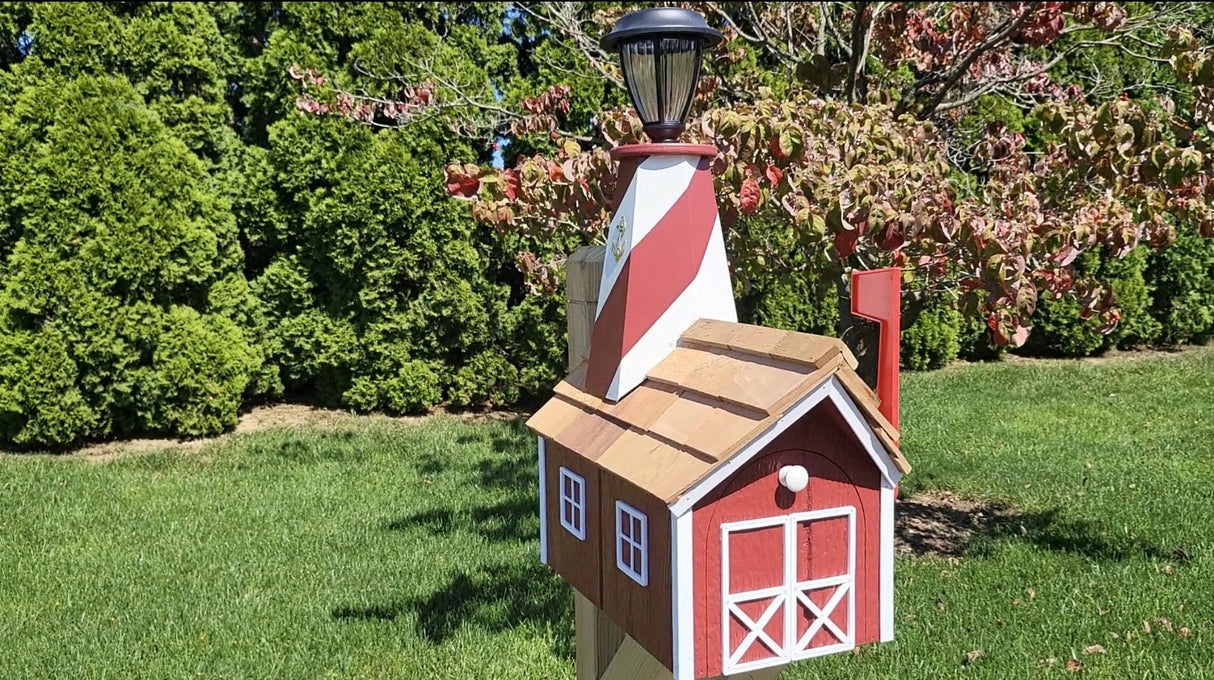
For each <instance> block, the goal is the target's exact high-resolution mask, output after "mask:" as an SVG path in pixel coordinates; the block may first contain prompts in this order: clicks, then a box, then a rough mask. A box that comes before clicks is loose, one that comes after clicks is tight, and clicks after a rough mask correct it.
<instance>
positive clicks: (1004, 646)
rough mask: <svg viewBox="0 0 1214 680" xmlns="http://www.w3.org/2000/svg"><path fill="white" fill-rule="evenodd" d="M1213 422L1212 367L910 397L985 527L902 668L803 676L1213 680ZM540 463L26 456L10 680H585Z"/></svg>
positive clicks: (447, 450)
mask: <svg viewBox="0 0 1214 680" xmlns="http://www.w3.org/2000/svg"><path fill="white" fill-rule="evenodd" d="M1212 404H1214V351H1211V350H1210V349H1206V350H1198V351H1192V352H1186V353H1184V354H1181V355H1175V356H1164V357H1157V358H1132V359H1124V360H1116V361H1108V362H1101V363H1079V362H1033V363H1016V364H997V365H985V366H961V367H956V368H950V369H946V370H944V371H939V372H935V373H931V374H919V375H908V376H906V377H905V379H904V401H903V421H904V424H905V433H904V444H905V447H906V451H907V454H908V457H909V458H910V459H911V462H912V463H913V464H914V465H915V468H916V469H915V471H914V472H913V473H912V474H911V475H910V476H909V477H908V478H907V479H906V480H905V484H904V486H903V495H904V496H907V497H911V498H913V497H914V496H915V494H920V493H924V492H931V491H936V490H951V491H954V492H956V493H958V494H960V495H962V496H964V497H966V498H970V499H977V500H979V501H982V502H984V503H986V504H987V505H986V506H984V509H983V512H984V521H983V522H982V523H980V524H979V525H978V530H977V532H976V533H975V534H974V535H973V536H971V537H970V538H969V539H968V541H967V543H966V544H965V545H963V546H958V553H959V554H960V559H949V558H947V557H944V556H939V557H937V556H917V557H912V556H906V557H903V558H901V559H900V560H899V563H898V566H897V581H898V591H897V615H898V624H897V629H896V635H897V640H896V641H895V642H893V643H890V644H886V645H878V646H871V647H865V648H862V649H860V650H859V651H858V653H856V654H845V655H840V656H836V657H830V658H824V659H819V660H814V661H810V662H805V663H802V664H799V665H795V666H793V667H792V668H791V669H790V670H789V671H788V672H787V673H786V674H785V675H784V676H782V677H784V678H789V679H793V680H807V679H810V678H822V679H826V678H841V677H848V678H863V679H867V678H873V679H875V678H888V677H897V678H932V679H935V678H954V677H956V678H968V677H974V678H992V679H996V678H998V679H1003V678H1037V677H1072V673H1071V672H1070V671H1068V669H1067V662H1068V660H1072V659H1074V660H1075V661H1078V662H1081V663H1082V664H1083V668H1082V670H1081V673H1082V677H1092V678H1118V679H1121V678H1186V679H1187V678H1206V677H1214V650H1212V647H1211V645H1212V643H1214V445H1211V443H1210V442H1212V441H1214V417H1212V416H1214V413H1212V410H1214V406H1212ZM532 442H533V439H532V438H531V436H530V435H529V434H528V433H527V432H526V431H525V430H524V429H523V428H522V427H521V425H520V424H519V423H518V422H516V421H493V422H477V423H474V422H469V421H466V420H459V419H455V418H450V417H441V418H435V419H432V420H426V421H418V422H412V423H403V422H395V421H389V420H386V419H367V420H350V421H339V422H337V423H333V424H329V425H326V426H317V427H311V428H305V429H297V430H273V431H265V432H259V433H251V434H245V435H237V436H232V437H228V438H224V439H221V440H219V441H216V442H214V443H212V444H209V445H207V446H204V447H201V448H192V449H189V450H182V449H169V450H164V451H159V452H154V453H145V454H139V455H131V456H119V457H117V458H115V459H113V460H110V461H107V462H105V463H100V464H99V463H97V462H92V461H88V460H85V459H83V458H82V457H79V456H68V457H53V456H41V455H23V456H0V678H6V679H19V678H52V677H56V678H59V677H62V678H250V679H253V678H258V679H260V678H424V679H435V680H437V679H440V678H506V679H509V678H520V679H521V678H527V679H534V678H572V677H573V670H572V658H573V648H572V633H571V610H572V601H571V598H570V595H569V592H568V590H567V589H566V588H565V587H564V586H563V585H562V584H561V583H560V581H559V580H557V579H556V578H554V577H553V576H551V575H550V574H549V573H547V572H546V571H545V570H544V568H542V567H541V566H539V565H538V564H537V560H536V554H537V540H536V536H537V534H538V520H537V518H536V513H535V507H536V493H535V488H534V486H535V485H534V482H533V478H534V476H535V470H534V462H533V455H532V446H533V444H532ZM942 512H945V514H947V511H942ZM942 519H945V520H949V521H954V522H956V521H957V520H958V519H962V520H964V519H965V518H957V517H952V518H949V517H943V518H942ZM1144 621H1145V622H1147V623H1148V624H1149V626H1150V632H1149V633H1148V632H1145V631H1144V627H1143V622H1144ZM1169 627H1170V628H1171V630H1168V628H1169ZM1182 628H1183V629H1185V631H1187V632H1186V633H1185V634H1182ZM1127 632H1130V633H1131V635H1130V636H1127ZM1114 635H1116V637H1114ZM1095 644H1099V645H1102V646H1103V647H1104V649H1105V653H1093V654H1085V653H1084V649H1085V648H1087V647H1089V646H1091V645H1095ZM978 650H981V654H978V655H971V656H972V657H973V658H972V659H967V656H966V655H967V653H970V652H976V651H978ZM1049 659H1054V661H1053V662H1052V664H1051V662H1050V661H1049ZM1074 670H1078V668H1077V667H1076V666H1075V665H1074V664H1072V666H1071V671H1074Z"/></svg>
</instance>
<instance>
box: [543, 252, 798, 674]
mask: <svg viewBox="0 0 1214 680" xmlns="http://www.w3.org/2000/svg"><path fill="white" fill-rule="evenodd" d="M606 252H607V251H606V247H605V246H584V247H582V248H579V249H577V250H576V251H575V252H574V253H573V254H572V255H570V256H569V259H568V260H566V261H565V291H566V298H567V300H566V307H565V311H566V315H567V318H568V332H569V370H570V371H572V370H573V369H574V368H576V367H577V365H578V364H580V363H582V361H583V360H585V359H586V357H588V356H590V335H591V331H592V330H593V328H594V313H595V309H596V307H597V306H598V300H599V282H600V281H601V280H602V277H603V258H604V257H605V256H606ZM573 631H574V632H573V634H574V645H573V647H574V651H575V655H576V658H577V680H671V675H670V671H669V670H667V669H666V667H665V666H663V665H662V663H661V662H660V661H658V660H657V659H655V658H653V656H652V655H650V654H649V652H646V651H645V650H644V649H643V648H642V647H641V646H640V645H639V644H637V642H636V641H635V640H633V639H632V638H630V637H628V636H627V635H625V634H624V631H623V630H621V629H620V627H619V626H617V625H615V623H614V622H613V621H612V620H611V619H609V618H607V615H606V614H604V613H603V612H602V611H600V610H599V609H598V608H597V607H595V606H594V604H593V603H592V602H591V601H590V600H588V599H586V597H585V596H583V595H582V594H581V593H579V592H577V591H576V590H575V591H574V592H573ZM781 670H783V669H779V668H775V669H767V670H763V671H755V672H753V673H744V674H742V675H736V676H732V677H731V680H773V679H774V678H776V676H778V675H779V674H780V671H781Z"/></svg>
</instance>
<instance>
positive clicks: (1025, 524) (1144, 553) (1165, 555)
mask: <svg viewBox="0 0 1214 680" xmlns="http://www.w3.org/2000/svg"><path fill="white" fill-rule="evenodd" d="M895 527H896V530H895V531H896V534H897V542H898V547H899V549H900V551H901V552H909V553H911V554H914V555H916V556H927V555H936V556H943V557H963V556H987V555H991V554H993V553H994V552H995V549H996V546H997V545H998V544H999V543H1003V542H1009V541H1023V542H1027V543H1031V544H1033V545H1035V546H1037V547H1039V548H1042V549H1044V550H1049V551H1053V552H1060V553H1070V554H1076V555H1082V556H1084V557H1087V558H1089V559H1092V560H1100V561H1121V560H1126V559H1132V558H1135V557H1145V558H1147V559H1153V560H1161V559H1175V556H1176V555H1177V554H1178V553H1179V554H1184V550H1183V548H1176V549H1172V550H1169V549H1164V548H1161V547H1160V546H1158V545H1155V544H1153V543H1151V542H1149V541H1145V540H1143V539H1141V538H1138V537H1136V536H1132V535H1131V536H1123V535H1113V534H1112V532H1111V531H1110V530H1109V529H1108V528H1107V527H1103V526H1102V525H1101V523H1100V522H1097V521H1092V520H1088V519H1070V518H1067V517H1065V516H1064V512H1063V508H1051V509H1048V510H1042V511H1026V510H1020V509H1018V508H1013V507H1010V506H1007V505H1002V504H997V503H991V504H987V503H980V502H977V501H971V500H966V499H960V498H957V497H956V496H953V495H952V494H948V493H940V492H928V493H925V494H921V495H916V496H912V497H910V498H904V499H899V501H898V511H897V516H896V520H895Z"/></svg>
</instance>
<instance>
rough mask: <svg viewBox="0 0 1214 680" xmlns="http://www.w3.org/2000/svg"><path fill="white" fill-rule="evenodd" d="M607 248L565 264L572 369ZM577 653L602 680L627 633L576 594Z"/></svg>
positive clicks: (582, 354)
mask: <svg viewBox="0 0 1214 680" xmlns="http://www.w3.org/2000/svg"><path fill="white" fill-rule="evenodd" d="M605 255H606V248H605V247H604V246H584V247H582V248H579V249H577V250H576V251H574V253H573V254H572V255H570V256H569V259H567V260H566V261H565V292H566V302H565V312H566V316H567V318H568V328H569V370H570V371H573V369H575V368H577V366H578V365H579V364H581V363H582V362H583V361H585V360H586V358H587V357H589V356H590V335H591V331H592V329H593V328H594V312H595V308H596V307H597V305H598V301H599V284H600V282H601V281H602V278H603V257H604V256H605ZM573 625H574V650H575V653H576V655H577V680H599V679H600V678H602V677H603V676H604V674H605V673H606V672H607V667H608V665H609V664H610V663H611V660H612V659H613V658H614V657H615V655H616V652H617V651H618V650H619V648H620V644H621V643H623V641H624V631H622V630H620V627H619V626H617V625H615V624H614V623H613V622H612V621H611V619H609V618H607V616H606V615H605V614H604V613H603V612H602V611H600V610H599V609H598V608H597V607H595V606H594V603H592V602H591V601H590V600H588V599H586V596H584V595H582V594H581V593H579V592H577V591H576V590H574V591H573Z"/></svg>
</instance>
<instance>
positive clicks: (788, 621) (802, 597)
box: [721, 505, 856, 675]
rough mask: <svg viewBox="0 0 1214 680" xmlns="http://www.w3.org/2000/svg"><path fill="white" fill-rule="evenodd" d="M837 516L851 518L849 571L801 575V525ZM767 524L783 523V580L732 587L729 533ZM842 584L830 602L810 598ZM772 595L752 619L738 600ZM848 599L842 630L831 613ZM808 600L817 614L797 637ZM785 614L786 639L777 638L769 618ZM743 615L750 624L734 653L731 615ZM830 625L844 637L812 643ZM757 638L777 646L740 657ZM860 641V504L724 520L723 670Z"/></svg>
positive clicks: (729, 671) (752, 666)
mask: <svg viewBox="0 0 1214 680" xmlns="http://www.w3.org/2000/svg"><path fill="white" fill-rule="evenodd" d="M835 517H846V518H847V573H846V574H837V575H835V576H829V577H826V578H820V579H811V580H808V581H798V580H797V564H798V558H799V557H801V556H800V555H798V553H797V547H798V546H797V540H796V539H797V531H796V529H797V526H798V525H800V524H803V523H807V522H813V521H816V520H822V519H832V518H835ZM768 527H783V531H784V536H783V540H784V543H783V548H784V554H783V556H782V559H783V561H784V564H783V567H784V582H783V584H781V585H779V586H774V587H771V588H762V589H759V590H751V591H745V592H741V593H731V592H729V534H731V533H735V532H740V531H753V530H755V529H763V528H768ZM829 587H837V590H836V591H835V593H834V595H833V596H831V598H830V600H829V601H828V602H827V603H826V605H825V606H823V607H821V608H819V607H818V606H817V605H815V604H814V603H813V601H812V600H811V599H810V598H809V593H810V592H811V591H814V590H818V589H821V588H829ZM766 598H772V602H771V604H769V605H768V607H767V609H765V610H764V611H763V613H762V614H761V615H760V616H759V617H758V620H751V619H750V617H749V616H747V615H746V614H745V613H743V612H742V610H741V609H740V608H739V607H738V606H737V605H739V604H742V603H745V602H751V601H754V600H759V599H766ZM844 599H846V601H847V630H846V631H844V630H840V629H839V627H838V626H837V625H836V624H835V623H834V622H833V621H831V620H830V615H831V614H832V613H833V612H834V611H835V609H836V608H837V607H838V606H839V605H840V604H841V602H842V601H843V600H844ZM801 605H804V606H805V607H806V608H807V609H808V610H809V611H810V613H812V614H813V615H814V617H815V620H814V622H813V623H812V624H810V627H809V629H808V630H807V631H806V633H805V635H803V636H801V637H800V638H799V639H798V638H797V637H796V620H797V612H798V610H799V609H800V606H801ZM781 613H782V614H783V616H784V639H783V640H779V641H777V640H773V639H772V638H771V636H770V635H768V634H767V633H766V632H764V629H765V628H766V627H767V624H768V623H770V622H771V619H772V618H774V617H775V616H776V615H777V614H781ZM731 618H737V619H739V620H740V621H741V622H742V624H743V625H744V626H746V627H747V628H748V629H749V632H748V633H747V635H746V637H744V638H743V639H742V641H741V643H739V644H738V645H737V647H736V651H735V652H734V653H733V654H731V653H730V652H731V651H732V650H731V649H730V647H731V645H730V639H729V630H730V620H731ZM823 627H826V628H829V629H830V632H831V634H832V635H834V636H835V637H836V638H837V639H839V640H840V642H838V643H836V644H833V645H826V646H823V647H814V648H808V645H809V643H810V641H811V640H813V638H814V636H815V635H817V633H818V632H819V631H820V630H821V629H822V628H823ZM754 644H762V645H763V646H764V647H767V648H768V649H769V650H771V651H772V652H773V655H772V656H771V658H767V659H759V660H757V661H748V662H745V663H739V662H740V661H741V659H742V657H743V656H745V655H746V652H747V650H749V649H750V647H751V646H752V645H754ZM855 646H856V508H855V507H853V506H850V505H846V506H842V507H838V508H829V509H826V510H811V511H809V512H800V513H796V514H792V515H778V516H775V517H766V518H763V519H752V520H744V521H741V522H726V523H722V524H721V659H722V664H723V672H724V674H726V675H732V674H734V673H744V672H746V671H752V670H756V669H759V668H769V667H772V666H780V665H784V664H787V663H789V662H792V661H797V660H800V659H808V658H811V657H815V656H823V655H825V654H834V653H837V652H845V651H848V650H850V649H852V648H854V647H855Z"/></svg>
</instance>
